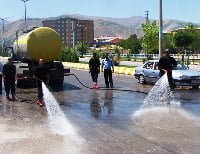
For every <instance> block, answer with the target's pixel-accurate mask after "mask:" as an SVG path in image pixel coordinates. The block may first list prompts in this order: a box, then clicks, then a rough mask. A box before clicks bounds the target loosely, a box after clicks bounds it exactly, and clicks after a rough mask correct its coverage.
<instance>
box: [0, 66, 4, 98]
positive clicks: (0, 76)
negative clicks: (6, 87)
mask: <svg viewBox="0 0 200 154" xmlns="http://www.w3.org/2000/svg"><path fill="white" fill-rule="evenodd" d="M2 71H3V64H2V63H0V95H1V94H2Z"/></svg>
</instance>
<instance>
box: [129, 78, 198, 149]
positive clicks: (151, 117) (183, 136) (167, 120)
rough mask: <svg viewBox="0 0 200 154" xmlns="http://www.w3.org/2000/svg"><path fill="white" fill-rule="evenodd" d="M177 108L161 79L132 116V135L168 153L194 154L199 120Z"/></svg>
mask: <svg viewBox="0 0 200 154" xmlns="http://www.w3.org/2000/svg"><path fill="white" fill-rule="evenodd" d="M180 105H181V103H180V102H179V101H176V100H175V99H174V97H173V93H172V91H170V88H169V84H168V80H167V76H166V75H164V76H163V77H162V78H161V79H160V80H158V82H157V83H156V84H155V86H154V87H153V88H152V89H151V90H150V92H149V94H148V96H147V97H146V98H145V99H144V102H143V104H142V105H141V107H140V108H139V110H137V111H136V112H134V113H133V115H132V116H133V121H134V130H135V132H136V133H137V134H139V135H141V136H143V137H144V138H147V139H148V140H150V141H153V142H155V143H157V144H161V145H162V144H164V145H165V146H166V148H168V149H169V151H171V152H175V151H176V152H178V153H185V152H186V151H187V152H188V153H197V152H198V150H199V142H200V136H199V135H197V134H200V123H199V122H200V119H199V117H196V116H194V115H192V114H190V113H189V112H187V111H185V110H183V109H182V108H181V107H180Z"/></svg>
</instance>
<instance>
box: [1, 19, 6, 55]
mask: <svg viewBox="0 0 200 154" xmlns="http://www.w3.org/2000/svg"><path fill="white" fill-rule="evenodd" d="M0 19H1V20H2V24H3V31H2V33H3V35H2V44H1V45H2V52H3V51H4V47H5V40H4V34H5V25H4V22H5V18H0Z"/></svg>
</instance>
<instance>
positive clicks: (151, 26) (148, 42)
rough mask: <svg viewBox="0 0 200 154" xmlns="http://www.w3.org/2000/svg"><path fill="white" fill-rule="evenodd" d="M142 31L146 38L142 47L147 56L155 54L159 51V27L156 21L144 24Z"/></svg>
mask: <svg viewBox="0 0 200 154" xmlns="http://www.w3.org/2000/svg"><path fill="white" fill-rule="evenodd" d="M142 30H143V32H144V36H143V39H142V47H143V49H144V51H145V53H146V54H149V53H153V51H155V50H158V26H157V24H156V21H153V22H152V23H151V22H150V21H147V22H146V23H144V24H142Z"/></svg>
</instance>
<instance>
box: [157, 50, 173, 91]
mask: <svg viewBox="0 0 200 154" xmlns="http://www.w3.org/2000/svg"><path fill="white" fill-rule="evenodd" d="M176 66H177V62H176V60H175V59H174V58H173V57H171V56H170V53H169V50H168V49H167V50H166V51H165V56H163V57H162V58H160V60H159V63H158V68H159V70H160V77H161V76H163V75H164V74H165V73H167V77H168V81H169V85H170V88H172V89H173V88H174V81H173V77H172V69H173V68H175V67H176Z"/></svg>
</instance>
